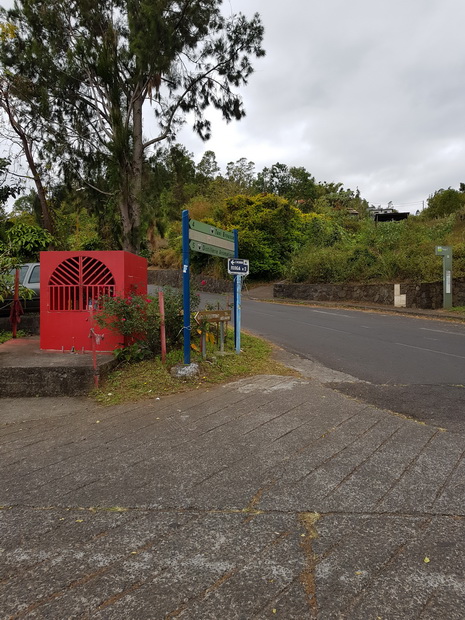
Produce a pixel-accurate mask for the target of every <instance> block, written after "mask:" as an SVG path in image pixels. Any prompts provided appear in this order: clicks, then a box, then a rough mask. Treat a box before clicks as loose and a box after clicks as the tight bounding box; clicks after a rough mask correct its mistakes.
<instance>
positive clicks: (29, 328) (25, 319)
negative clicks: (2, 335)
mask: <svg viewBox="0 0 465 620" xmlns="http://www.w3.org/2000/svg"><path fill="white" fill-rule="evenodd" d="M18 329H22V330H23V331H25V332H27V333H28V334H32V335H33V336H36V335H37V334H39V333H40V315H39V314H23V316H22V317H21V323H20V324H19V325H18ZM3 331H5V332H11V323H10V319H9V317H7V316H5V317H4V316H2V317H0V332H3Z"/></svg>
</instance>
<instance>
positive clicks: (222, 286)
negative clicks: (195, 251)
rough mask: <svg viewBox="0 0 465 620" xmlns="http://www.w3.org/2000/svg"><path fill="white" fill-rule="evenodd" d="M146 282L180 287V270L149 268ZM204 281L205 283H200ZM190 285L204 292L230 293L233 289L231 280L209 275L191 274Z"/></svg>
mask: <svg viewBox="0 0 465 620" xmlns="http://www.w3.org/2000/svg"><path fill="white" fill-rule="evenodd" d="M147 281H148V283H149V284H155V285H157V286H172V287H173V288H182V272H181V270H180V269H149V271H148V280H147ZM202 282H204V283H205V284H202ZM191 285H192V286H194V287H195V288H196V289H197V290H199V291H203V292H205V293H230V292H231V291H232V290H233V281H232V279H231V280H217V279H216V278H211V277H210V276H198V275H193V274H191Z"/></svg>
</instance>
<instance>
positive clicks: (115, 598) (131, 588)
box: [96, 581, 144, 611]
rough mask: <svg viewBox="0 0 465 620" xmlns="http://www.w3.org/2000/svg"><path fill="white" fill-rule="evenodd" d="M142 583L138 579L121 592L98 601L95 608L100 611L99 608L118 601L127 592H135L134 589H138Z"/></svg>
mask: <svg viewBox="0 0 465 620" xmlns="http://www.w3.org/2000/svg"><path fill="white" fill-rule="evenodd" d="M143 585H144V582H142V581H138V582H136V583H133V584H132V585H131V586H129V587H128V588H125V589H124V590H122V591H121V592H118V593H117V594H114V595H113V596H111V597H109V598H107V599H106V600H104V601H102V602H101V603H100V605H98V607H97V608H96V610H97V611H100V610H101V609H105V607H109V606H110V605H113V604H114V603H116V601H119V600H120V599H122V598H124V597H125V596H127V595H128V594H131V593H132V592H135V591H136V590H139V589H140V588H141V587H142V586H143Z"/></svg>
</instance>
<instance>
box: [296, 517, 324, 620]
mask: <svg viewBox="0 0 465 620" xmlns="http://www.w3.org/2000/svg"><path fill="white" fill-rule="evenodd" d="M320 517H321V515H319V514H318V513H317V512H301V513H299V515H298V518H299V521H300V524H301V525H302V527H303V528H304V529H305V532H306V533H305V534H303V535H302V540H301V541H300V545H301V547H302V549H303V552H304V555H305V559H306V567H305V568H304V570H303V571H302V573H301V574H300V581H301V583H302V584H303V586H304V589H305V594H306V595H307V602H308V606H309V608H310V610H311V613H312V617H317V615H318V602H317V598H316V583H315V567H316V564H317V556H316V554H315V553H314V551H313V540H314V539H315V538H317V537H318V532H317V530H316V527H315V525H316V523H317V521H318V520H319V519H320Z"/></svg>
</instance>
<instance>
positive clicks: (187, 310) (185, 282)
mask: <svg viewBox="0 0 465 620" xmlns="http://www.w3.org/2000/svg"><path fill="white" fill-rule="evenodd" d="M182 294H183V311H184V327H183V336H184V364H190V363H191V291H190V273H189V211H187V210H186V209H184V210H183V212H182Z"/></svg>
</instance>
